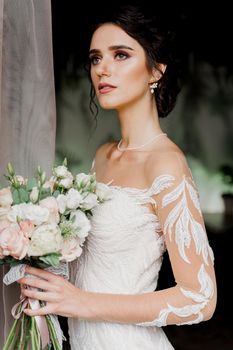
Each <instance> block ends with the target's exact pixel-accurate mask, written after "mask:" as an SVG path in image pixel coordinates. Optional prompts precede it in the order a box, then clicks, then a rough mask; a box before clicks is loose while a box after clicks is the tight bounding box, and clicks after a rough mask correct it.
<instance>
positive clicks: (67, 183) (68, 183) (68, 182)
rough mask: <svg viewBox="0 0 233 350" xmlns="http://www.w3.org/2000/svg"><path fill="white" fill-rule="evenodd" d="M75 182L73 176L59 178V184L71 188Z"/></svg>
mask: <svg viewBox="0 0 233 350" xmlns="http://www.w3.org/2000/svg"><path fill="white" fill-rule="evenodd" d="M72 184H73V176H72V175H71V176H69V177H66V178H64V179H61V180H59V185H60V186H63V187H64V188H70V187H71V186H72Z"/></svg>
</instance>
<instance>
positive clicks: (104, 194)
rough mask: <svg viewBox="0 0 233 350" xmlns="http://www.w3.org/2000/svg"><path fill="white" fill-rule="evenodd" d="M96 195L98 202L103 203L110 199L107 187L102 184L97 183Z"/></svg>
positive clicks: (109, 191)
mask: <svg viewBox="0 0 233 350" xmlns="http://www.w3.org/2000/svg"><path fill="white" fill-rule="evenodd" d="M96 195H97V196H98V199H99V200H100V202H103V201H105V200H108V199H110V198H111V190H110V189H109V187H108V186H107V185H105V184H103V183H97V184H96Z"/></svg>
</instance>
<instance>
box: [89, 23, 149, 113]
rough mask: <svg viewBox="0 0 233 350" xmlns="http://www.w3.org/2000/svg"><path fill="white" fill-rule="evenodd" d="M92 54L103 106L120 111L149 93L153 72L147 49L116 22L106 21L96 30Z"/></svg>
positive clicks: (97, 90)
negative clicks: (150, 68)
mask: <svg viewBox="0 0 233 350" xmlns="http://www.w3.org/2000/svg"><path fill="white" fill-rule="evenodd" d="M89 55H90V62H91V79H92V83H93V85H94V88H95V91H96V95H97V98H98V100H99V103H100V106H101V107H103V108H106V109H117V110H119V109H121V108H124V107H126V106H127V105H131V104H134V103H135V102H137V100H140V99H141V98H143V97H144V96H146V95H150V89H149V83H150V82H151V79H152V73H150V72H149V70H148V68H147V65H146V56H145V52H144V49H143V48H142V46H141V45H140V44H139V43H138V42H137V41H136V40H135V39H133V38H132V37H130V36H129V35H128V34H127V33H126V32H125V31H124V30H123V29H121V28H120V27H118V26H117V25H115V24H111V23H107V24H104V25H102V26H101V27H99V28H98V29H97V30H96V31H95V32H94V34H93V36H92V40H91V45H90V54H89Z"/></svg>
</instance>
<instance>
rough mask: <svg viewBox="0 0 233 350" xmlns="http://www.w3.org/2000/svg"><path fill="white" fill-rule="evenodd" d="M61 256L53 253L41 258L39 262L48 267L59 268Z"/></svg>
mask: <svg viewBox="0 0 233 350" xmlns="http://www.w3.org/2000/svg"><path fill="white" fill-rule="evenodd" d="M60 256H61V254H60V253H51V254H47V255H43V256H40V257H39V260H40V261H42V262H43V263H45V264H46V265H47V266H54V267H55V266H58V265H59V263H60V262H59V258H60Z"/></svg>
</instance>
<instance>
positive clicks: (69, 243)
mask: <svg viewBox="0 0 233 350" xmlns="http://www.w3.org/2000/svg"><path fill="white" fill-rule="evenodd" d="M80 245H81V241H80V239H79V238H78V237H76V238H69V239H65V240H63V243H62V250H61V253H62V256H61V257H60V260H61V261H67V262H70V261H73V260H75V259H76V258H78V257H79V256H80V255H81V254H82V248H81V247H80Z"/></svg>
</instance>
